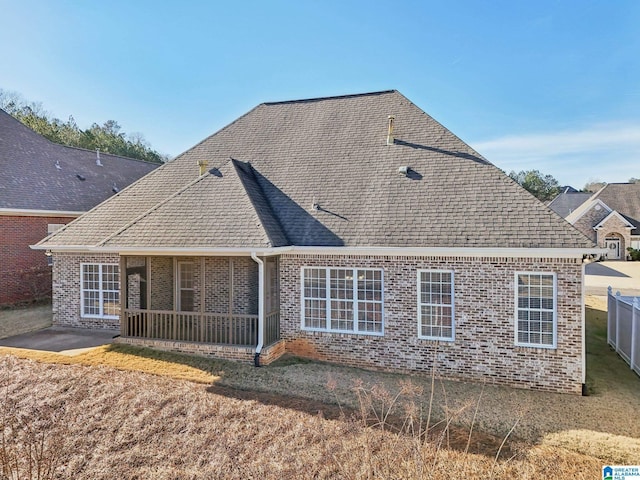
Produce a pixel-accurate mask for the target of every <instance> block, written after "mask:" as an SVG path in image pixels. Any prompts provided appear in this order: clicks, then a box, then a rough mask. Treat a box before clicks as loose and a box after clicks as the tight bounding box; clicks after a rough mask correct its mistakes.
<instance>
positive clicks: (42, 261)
mask: <svg viewBox="0 0 640 480" xmlns="http://www.w3.org/2000/svg"><path fill="white" fill-rule="evenodd" d="M99 158H100V162H98V161H97V159H98V156H97V153H96V152H92V151H89V150H83V149H79V148H72V147H65V146H62V145H58V144H55V143H53V142H50V141H49V140H47V139H46V138H44V137H42V136H41V135H39V134H37V133H36V132H34V131H33V130H31V129H29V128H28V127H26V126H25V125H23V124H22V123H20V122H19V121H18V120H16V119H15V118H13V117H12V116H11V115H9V114H8V113H6V112H4V111H3V110H0V280H1V282H2V288H0V305H9V304H14V303H18V302H24V301H30V300H34V299H38V298H43V297H47V296H49V295H51V267H50V265H48V264H49V263H50V261H51V257H49V259H47V257H46V256H45V253H44V252H42V251H34V250H32V249H30V248H29V245H33V244H34V243H37V242H38V241H40V240H41V239H42V237H43V236H45V235H47V234H49V233H52V232H53V231H55V230H56V229H57V228H59V227H61V226H62V225H64V224H67V223H69V222H70V221H71V220H73V219H75V218H76V217H78V215H80V214H81V213H83V212H86V211H88V210H90V209H91V208H93V207H94V206H96V205H97V204H98V203H100V202H102V201H103V200H106V199H107V198H109V197H111V196H112V195H113V194H114V190H119V189H122V188H124V187H126V186H127V185H129V184H130V183H131V182H133V181H135V180H137V179H138V178H140V177H142V176H143V175H146V174H147V173H149V172H150V171H151V170H153V169H154V168H156V167H158V165H156V164H150V163H148V162H142V161H138V160H134V159H131V158H124V157H118V156H115V155H107V154H100V156H99ZM98 163H99V164H98Z"/></svg>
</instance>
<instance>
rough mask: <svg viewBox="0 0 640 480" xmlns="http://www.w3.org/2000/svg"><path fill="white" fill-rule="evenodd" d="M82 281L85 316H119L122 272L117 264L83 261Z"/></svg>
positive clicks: (82, 302) (82, 306)
mask: <svg viewBox="0 0 640 480" xmlns="http://www.w3.org/2000/svg"><path fill="white" fill-rule="evenodd" d="M80 282H81V288H80V306H81V314H82V316H83V317H96V318H118V315H119V314H120V272H119V266H118V265H117V264H115V265H112V264H104V263H83V264H82V265H81V266H80Z"/></svg>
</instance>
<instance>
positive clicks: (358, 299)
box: [302, 267, 383, 335]
mask: <svg viewBox="0 0 640 480" xmlns="http://www.w3.org/2000/svg"><path fill="white" fill-rule="evenodd" d="M382 318H383V310H382V270H379V269H378V270H374V269H357V268H307V267H305V268H303V269H302V328H304V329H307V330H325V331H331V332H354V333H365V334H371V335H381V334H382V333H383V325H382Z"/></svg>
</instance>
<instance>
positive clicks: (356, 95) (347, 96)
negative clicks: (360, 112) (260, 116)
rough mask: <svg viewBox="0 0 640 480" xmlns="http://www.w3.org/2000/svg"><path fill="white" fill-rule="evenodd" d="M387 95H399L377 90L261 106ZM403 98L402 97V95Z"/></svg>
mask: <svg viewBox="0 0 640 480" xmlns="http://www.w3.org/2000/svg"><path fill="white" fill-rule="evenodd" d="M387 93H399V92H398V91H397V90H395V89H392V90H379V91H375V92H364V93H350V94H345V95H331V96H326V97H312V98H301V99H297V100H280V101H276V102H263V103H262V105H282V104H287V103H304V102H321V101H323V100H336V99H340V98H356V97H366V96H371V95H384V94H387ZM403 96H404V95H403Z"/></svg>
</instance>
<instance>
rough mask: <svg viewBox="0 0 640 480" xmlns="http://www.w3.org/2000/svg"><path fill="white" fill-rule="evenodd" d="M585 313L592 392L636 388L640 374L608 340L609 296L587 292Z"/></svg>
mask: <svg viewBox="0 0 640 480" xmlns="http://www.w3.org/2000/svg"><path fill="white" fill-rule="evenodd" d="M585 316H586V324H587V329H586V330H587V331H586V344H587V388H588V391H589V394H592V395H593V394H602V393H605V392H608V391H612V390H613V391H615V390H618V391H620V390H628V391H636V392H637V391H638V385H640V378H638V376H637V375H636V374H635V373H633V371H631V369H630V368H629V366H628V365H627V364H626V363H625V362H624V360H622V358H620V357H619V356H618V355H617V354H616V352H615V351H614V350H613V349H612V348H611V347H610V346H609V344H608V343H607V299H606V297H600V296H587V297H586V300H585Z"/></svg>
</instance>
